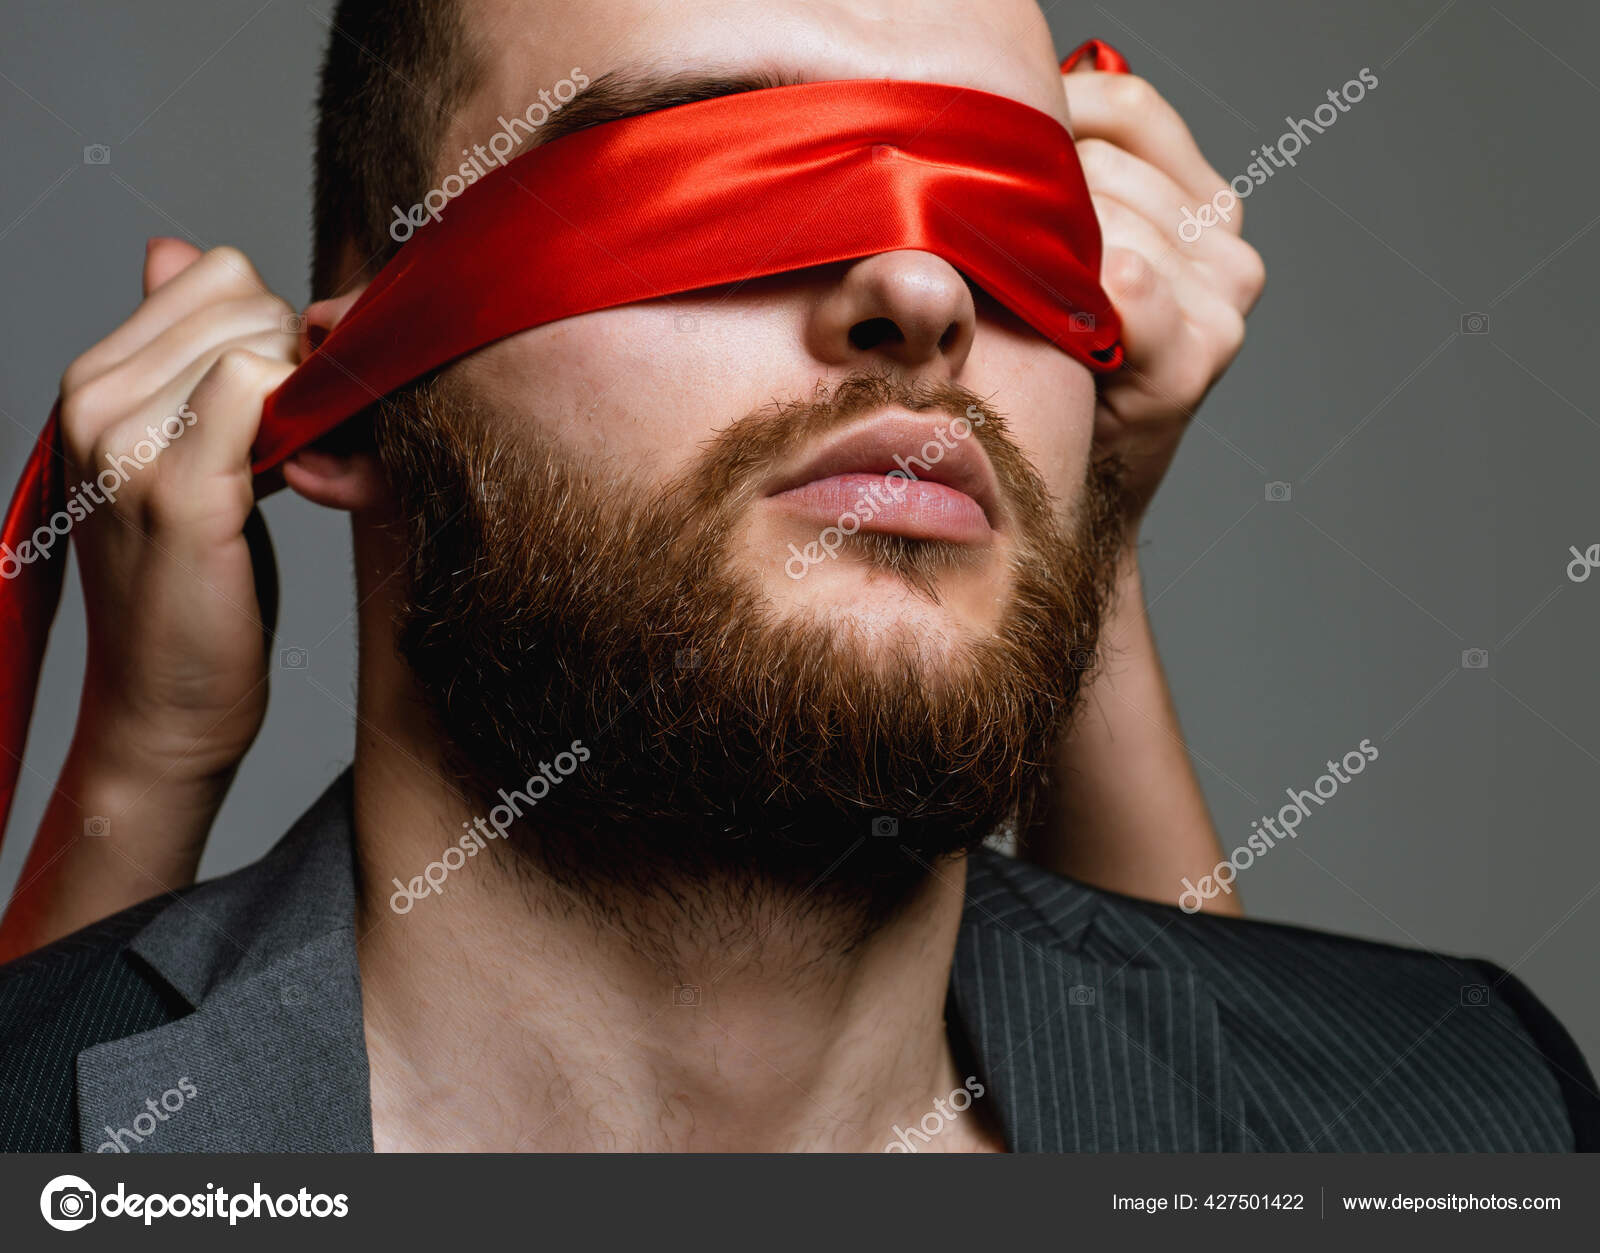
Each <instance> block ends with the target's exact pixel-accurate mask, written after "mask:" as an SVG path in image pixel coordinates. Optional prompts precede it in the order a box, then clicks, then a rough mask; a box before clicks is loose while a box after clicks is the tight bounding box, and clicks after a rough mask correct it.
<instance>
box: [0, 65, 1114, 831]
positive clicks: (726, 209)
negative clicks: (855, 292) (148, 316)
mask: <svg viewBox="0 0 1600 1253" xmlns="http://www.w3.org/2000/svg"><path fill="white" fill-rule="evenodd" d="M1085 59H1088V60H1090V62H1091V63H1092V64H1093V65H1094V67H1095V68H1096V69H1100V70H1104V71H1108V72H1122V71H1125V70H1126V69H1127V63H1126V62H1125V61H1123V59H1122V57H1121V56H1120V55H1119V54H1118V53H1117V52H1116V50H1115V49H1112V48H1111V47H1109V46H1108V45H1106V44H1104V43H1101V42H1100V41H1098V40H1091V41H1090V42H1089V43H1087V44H1085V45H1084V46H1083V47H1082V48H1080V49H1078V50H1077V51H1076V52H1074V53H1073V54H1072V55H1071V56H1069V57H1068V58H1067V59H1066V60H1065V61H1064V62H1063V63H1062V69H1063V71H1065V70H1070V69H1072V68H1073V67H1074V66H1076V65H1077V64H1079V63H1080V62H1081V61H1083V60H1085ZM901 249H917V250H921V251H926V252H931V253H935V254H937V255H939V256H941V257H944V258H945V259H946V260H948V261H949V262H950V263H951V264H952V265H954V266H956V267H957V268H958V269H960V270H961V271H963V272H964V273H965V274H966V275H967V276H968V277H970V278H971V279H972V280H973V281H974V282H976V283H977V284H978V285H979V286H980V287H982V288H984V289H985V290H986V291H987V292H989V294H990V295H992V296H993V297H994V298H995V299H996V300H998V301H999V302H1000V303H1001V304H1003V305H1005V306H1006V307H1007V308H1009V309H1010V310H1011V311H1012V312H1014V313H1015V314H1017V315H1018V316H1019V317H1021V318H1022V319H1023V320H1024V321H1026V322H1027V323H1028V324H1029V325H1030V326H1032V327H1033V328H1034V329H1035V330H1036V331H1038V332H1039V334H1040V335H1042V336H1044V338H1046V339H1047V340H1049V341H1050V342H1051V343H1053V344H1055V345H1056V346H1057V347H1058V348H1060V349H1061V350H1062V351H1063V352H1066V353H1068V354H1070V355H1071V356H1073V357H1075V358H1076V359H1077V360H1079V361H1081V362H1083V363H1084V364H1085V365H1087V366H1088V367H1089V368H1090V369H1093V370H1096V371H1107V370H1112V369H1115V368H1116V367H1117V366H1118V365H1119V364H1120V363H1121V360H1122V349H1121V344H1120V342H1119V338H1118V337H1119V335H1120V333H1121V324H1120V321H1119V320H1118V317H1117V314H1116V311H1115V310H1114V309H1113V308H1112V306H1111V303H1110V301H1109V299H1108V298H1107V297H1106V294H1105V292H1104V291H1103V290H1102V289H1101V287H1100V281H1099V274H1100V228H1099V224H1098V222H1097V221H1096V219H1095V214H1094V209H1093V206H1092V205H1091V203H1090V201H1089V194H1088V189H1087V187H1086V185H1085V183H1084V178H1083V172H1082V170H1081V168H1080V167H1079V164H1078V159H1077V152H1076V149H1075V147H1074V144H1073V140H1072V137H1071V135H1070V134H1068V132H1067V131H1066V130H1065V129H1064V128H1063V127H1062V126H1061V124H1060V123H1059V122H1057V121H1056V120H1055V119H1054V118H1053V117H1051V116H1049V115H1048V114H1046V113H1042V112H1039V111H1038V110H1036V109H1032V108H1029V107H1028V106H1026V105H1023V104H1019V103H1018V102H1017V101H1014V100H1010V99H1007V98H1005V97H1003V96H996V95H991V94H990V93H988V92H982V91H976V90H973V89H970V88H963V87H953V86H945V85H940V84H934V83H914V82H902V81H898V80H888V79H885V80H863V81H854V80H852V81H845V82H824V83H804V84H799V85H795V86H789V87H775V88H771V89H768V90H763V91H753V92H744V93H740V94H736V95H732V96H723V97H719V98H717V99H713V100H706V101H701V102H699V103H695V104H687V105H681V106H678V107H676V108H671V109H664V110H660V111H657V112H653V113H648V114H643V115H641V116H639V117H634V118H627V119H624V120H621V121H617V122H611V123H607V124H605V125H600V126H595V127H592V128H590V129H588V130H584V131H579V132H577V133H575V134H572V135H569V136H566V137H564V138H562V139H558V140H555V141H554V142H552V143H550V144H548V145H545V146H543V147H539V148H535V149H533V150H532V151H530V152H528V153H527V154H525V155H523V156H521V157H518V158H517V159H516V160H514V161H512V162H511V163H510V164H509V165H507V166H506V167H505V168H504V169H502V170H498V171H496V172H494V173H492V174H491V175H489V176H488V177H486V178H484V179H483V180H481V181H480V182H478V183H477V184H475V185H474V186H471V187H469V188H467V189H466V190H465V191H464V192H463V193H462V194H461V195H459V196H458V197H456V198H455V199H454V200H452V201H451V202H450V203H449V204H448V206H447V207H446V208H445V209H444V210H443V212H442V214H441V216H440V218H439V220H438V221H437V222H430V223H429V224H427V225H425V226H422V227H419V228H417V231H416V234H415V236H414V237H413V238H412V239H411V240H410V241H409V242H408V243H406V245H405V246H404V247H402V248H401V249H400V251H399V253H398V254H396V256H395V257H394V259H393V260H392V261H391V262H390V263H389V264H388V265H387V266H385V267H384V268H383V270H382V271H381V272H380V273H379V274H378V275H377V277H376V278H375V279H374V280H373V281H372V283H371V284H370V285H369V286H368V288H367V289H366V291H365V292H363V293H362V295H361V297H360V299H358V300H357V301H356V302H355V304H354V305H352V306H351V308H350V310H349V311H348V312H347V313H346V314H345V316H344V318H343V319H341V320H340V322H339V324H338V326H336V327H335V328H334V329H333V330H332V331H331V332H330V333H329V335H328V336H327V338H326V339H325V340H324V341H323V342H322V344H321V345H320V346H319V347H318V348H317V350H316V351H315V352H313V353H312V354H311V355H310V356H309V357H307V358H306V360H305V361H304V362H302V363H301V365H300V366H299V367H298V368H297V369H296V370H295V372H294V373H293V374H291V375H290V376H289V377H288V379H286V380H285V381H284V383H283V385H282V386H281V387H279V388H278V390H277V391H275V392H274V393H273V394H272V395H271V396H269V397H268V398H267V401H266V404H265V406H264V407H263V410H262V421H261V428H260V432H259V434H258V436H257V439H256V444H255V448H254V450H253V454H252V465H253V468H254V470H255V471H256V473H257V474H260V473H262V472H264V471H267V470H269V469H271V468H272V467H274V466H276V465H278V464H280V463H281V462H283V461H284V460H285V459H286V458H288V457H290V456H292V455H293V454H294V453H295V452H297V451H299V450H300V449H301V448H304V447H305V446H306V445H308V444H310V443H312V442H313V441H314V440H316V439H318V438H319V437H321V436H322V435H324V434H326V433H327V432H329V431H331V430H332V429H334V428H335V427H337V426H338V425H340V424H341V423H343V422H345V421H347V420H349V419H350V418H353V417H355V416H356V415H357V414H359V413H361V412H362V411H363V410H364V409H366V408H367V407H368V406H369V405H370V404H371V403H372V402H373V401H375V400H377V399H378V398H379V397H381V396H384V395H386V394H388V393H389V392H392V391H394V390H395V389H397V388H399V387H401V386H403V385H404V384H406V383H409V382H411V381H413V380H415V379H417V378H420V377H421V376H422V375H424V374H426V373H428V372H429V371H431V370H434V369H436V368H438V367H439V366H442V365H445V364H447V363H449V362H451V361H454V360H456V359H457V358H459V357H461V356H464V355H465V354H467V353H470V352H473V351H474V350H476V349H478V348H482V347H484V346H485V345H488V344H491V343H494V342H495V341H497V340H500V339H503V338H505V337H506V336H508V335H514V334H516V333H517V332H519V331H524V330H528V329H530V328H532V327H536V326H542V325H544V324H546V323H549V322H554V321H556V320H558V319H561V318H567V317H572V316H574V315H576V314H579V313H587V312H592V311H594V310H597V309H607V308H612V307H615V306H617V305H624V304H631V303H634V302H637V301H642V300H651V299H656V298H659V297H663V296H669V295H673V294H676V293H680V292H686V291H691V290H694V289H696V288H703V287H715V286H722V285H726V284H737V283H740V282H743V281H745V280H748V279H754V278H760V277H764V276H767V275H772V274H780V273H785V272H788V271H792V270H800V269H804V268H807V267H809V266H817V265H826V264H830V263H833V262H839V261H847V260H853V259H856V258H860V257H868V256H874V255H876V254H878V253H883V252H893V251H897V250H901ZM204 418H205V415H204V414H201V415H200V420H202V421H204ZM63 464H65V459H64V457H63V456H62V453H61V450H60V432H59V423H58V419H57V415H56V413H55V412H52V413H51V415H50V421H49V422H48V424H47V425H46V427H45V430H44V433H43V434H42V435H41V436H40V438H39V442H38V444H37V445H36V446H35V447H34V450H33V454H32V456H31V457H30V458H29V460H28V464H27V466H26V467H25V468H24V469H23V472H22V478H21V481H20V482H19V484H18V486H17V491H16V494H15V496H14V497H13V499H12V502H11V508H10V510H9V512H8V513H7V515H6V520H5V525H4V528H3V530H0V543H3V544H4V545H5V547H4V548H3V549H0V576H5V577H3V578H0V640H3V641H4V644H5V659H4V667H3V672H0V754H3V756H0V824H3V822H4V819H5V817H6V815H8V814H9V812H10V806H11V799H12V796H13V794H14V792H15V789H16V777H17V773H18V770H19V768H20V766H21V758H22V750H23V745H24V742H25V740H26V736H27V728H28V720H29V717H30V715H31V713H32V709H33V701H34V694H35V690H36V688H37V686H38V677H39V667H40V664H41V662H42V660H43V656H44V645H45V639H46V637H47V635H48V633H49V629H50V622H51V619H52V618H53V617H54V614H55V608H56V605H57V603H58V601H59V599H60V592H61V575H62V570H63V569H64V567H65V565H66V562H65V560H64V559H63V555H64V551H65V548H66V546H67V545H66V537H65V534H64V533H57V534H55V535H53V536H52V537H51V542H50V544H49V555H48V556H47V557H38V556H37V553H34V556H35V558H36V559H34V560H31V561H29V560H27V559H26V558H25V557H24V555H23V554H24V553H27V552H30V551H32V547H31V537H32V536H34V535H35V534H36V532H38V531H39V530H40V528H45V529H48V527H49V525H50V521H51V519H52V517H56V516H60V517H65V515H64V514H63V513H62V512H61V511H62V510H63V509H64V506H65V502H66V485H65V484H64V483H63V482H62V476H61V466H62V465H63ZM64 525H65V524H63V527H64ZM0 829H3V825H0Z"/></svg>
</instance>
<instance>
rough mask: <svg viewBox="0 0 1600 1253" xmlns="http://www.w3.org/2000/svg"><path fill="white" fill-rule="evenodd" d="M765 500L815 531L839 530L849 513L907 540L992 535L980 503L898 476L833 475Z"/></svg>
mask: <svg viewBox="0 0 1600 1253" xmlns="http://www.w3.org/2000/svg"><path fill="white" fill-rule="evenodd" d="M770 499H771V500H773V501H774V502H776V503H777V504H779V505H782V506H783V507H784V508H786V509H787V510H789V511H790V512H791V513H793V514H795V515H796V516H797V517H800V518H803V519H805V520H806V521H807V522H811V523H814V524H815V525H816V526H817V527H818V529H819V530H821V529H825V528H827V527H831V526H838V527H841V529H842V527H843V524H844V523H846V522H849V521H850V519H851V517H854V518H856V519H857V520H859V522H860V529H861V530H862V531H865V532H871V533H875V534H880V535H900V536H904V537H905V538H907V539H922V540H941V541H943V542H945V543H949V544H983V543H987V542H988V541H989V540H990V539H991V538H992V537H993V534H994V532H993V530H992V529H991V528H990V526H989V519H988V517H987V515H985V514H984V512H983V506H981V505H980V504H978V502H977V501H975V500H974V499H973V498H972V497H971V496H968V495H967V494H966V493H965V492H962V491H957V490H956V489H955V488H953V487H947V486H945V485H944V484H943V483H927V482H923V481H922V480H920V479H904V478H901V477H899V476H898V475H897V476H896V477H894V478H888V477H887V476H885V475H882V474H835V475H832V476H830V477H829V478H825V479H814V480H812V481H811V482H810V483H806V484H803V485H802V486H800V487H793V488H790V489H789V490H788V491H786V492H779V493H778V494H777V495H776V496H773V497H771V498H770Z"/></svg>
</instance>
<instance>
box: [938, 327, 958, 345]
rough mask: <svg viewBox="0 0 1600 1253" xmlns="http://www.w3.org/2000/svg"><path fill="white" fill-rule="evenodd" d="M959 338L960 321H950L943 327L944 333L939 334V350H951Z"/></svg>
mask: <svg viewBox="0 0 1600 1253" xmlns="http://www.w3.org/2000/svg"><path fill="white" fill-rule="evenodd" d="M960 339H961V323H959V322H952V323H950V325H949V326H947V327H945V328H944V334H943V335H941V336H939V351H940V352H950V351H952V350H953V349H954V348H955V346H956V344H957V342H958V341H959V340H960Z"/></svg>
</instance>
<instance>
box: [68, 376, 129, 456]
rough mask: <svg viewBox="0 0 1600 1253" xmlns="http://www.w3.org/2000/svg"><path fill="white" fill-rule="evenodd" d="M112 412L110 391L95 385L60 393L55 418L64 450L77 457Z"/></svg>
mask: <svg viewBox="0 0 1600 1253" xmlns="http://www.w3.org/2000/svg"><path fill="white" fill-rule="evenodd" d="M115 412H116V410H115V409H114V408H113V407H112V396H111V394H110V390H109V389H108V388H107V387H106V386H104V385H103V384H100V383H98V382H91V383H88V384H85V385H83V386H80V387H76V388H74V389H72V391H70V392H64V393H63V394H62V397H61V408H60V410H59V411H58V416H59V418H60V421H61V432H62V434H63V435H64V436H65V437H66V440H67V446H68V448H69V449H71V450H73V451H75V452H76V453H78V454H79V455H80V456H81V454H82V453H84V452H85V451H86V450H87V449H88V448H90V447H92V446H93V443H94V439H95V436H96V434H97V433H98V432H99V431H100V430H101V429H102V428H103V427H104V426H105V425H106V422H107V420H108V419H109V418H110V417H111V416H112V415H113V414H114V413H115Z"/></svg>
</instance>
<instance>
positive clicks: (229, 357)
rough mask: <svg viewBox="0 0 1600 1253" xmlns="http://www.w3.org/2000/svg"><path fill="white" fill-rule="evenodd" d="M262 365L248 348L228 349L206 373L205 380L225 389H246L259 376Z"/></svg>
mask: <svg viewBox="0 0 1600 1253" xmlns="http://www.w3.org/2000/svg"><path fill="white" fill-rule="evenodd" d="M263 364H264V363H263V362H262V360H261V358H260V357H258V356H256V354H255V353H253V352H251V351H250V350H249V349H248V348H228V349H225V350H224V351H223V352H222V354H221V355H220V356H218V358H217V360H216V362H215V364H213V365H212V367H211V369H210V370H208V371H207V372H206V378H207V380H208V381H211V382H213V383H215V384H217V385H220V386H222V387H226V388H243V387H248V386H249V385H250V384H251V383H253V382H254V381H255V380H256V379H257V378H258V377H259V376H260V374H261V368H262V365H263Z"/></svg>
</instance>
